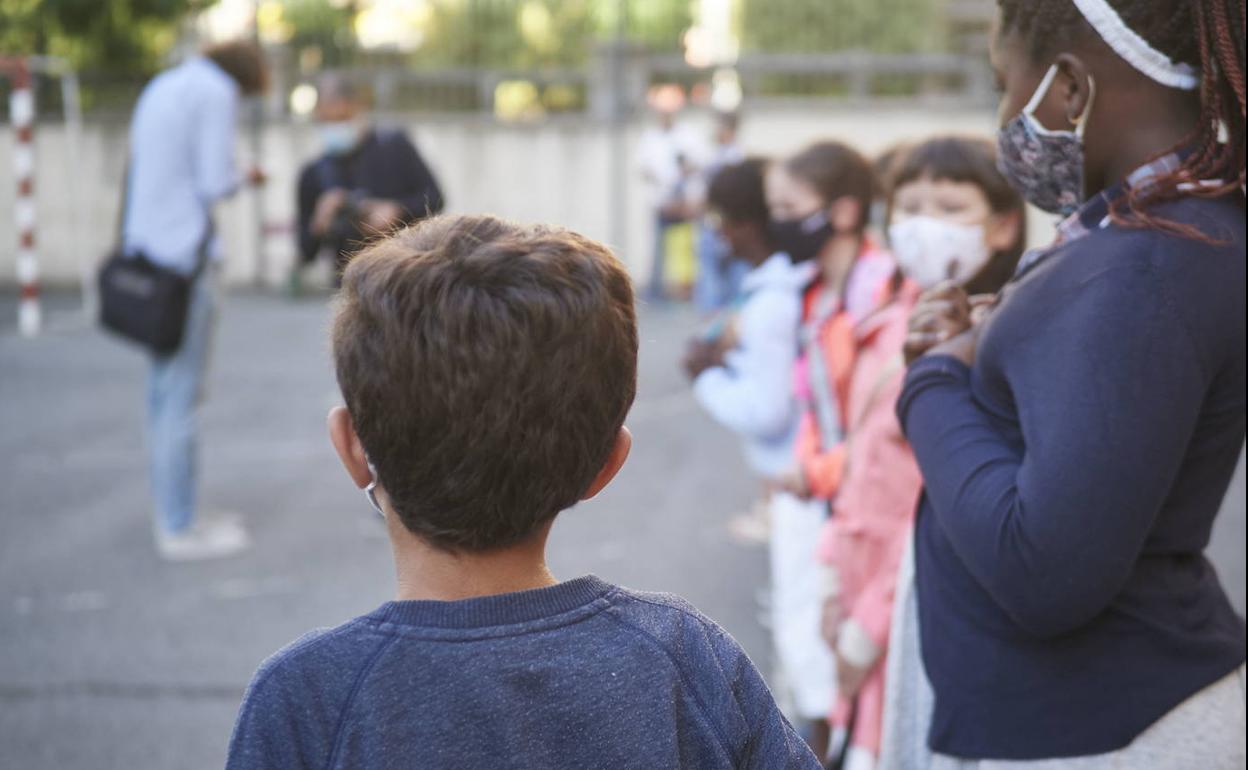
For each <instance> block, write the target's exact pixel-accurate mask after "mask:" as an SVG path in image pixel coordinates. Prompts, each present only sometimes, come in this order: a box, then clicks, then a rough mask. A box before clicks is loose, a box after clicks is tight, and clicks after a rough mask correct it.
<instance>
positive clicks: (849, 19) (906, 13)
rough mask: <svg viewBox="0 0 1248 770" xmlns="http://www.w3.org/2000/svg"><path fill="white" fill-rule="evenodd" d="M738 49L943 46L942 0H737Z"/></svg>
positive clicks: (802, 50) (880, 50)
mask: <svg viewBox="0 0 1248 770" xmlns="http://www.w3.org/2000/svg"><path fill="white" fill-rule="evenodd" d="M739 1H740V3H741V6H740V14H741V18H740V30H741V43H742V49H743V50H745V51H767V52H783V53H826V52H830V51H845V50H854V49H858V50H867V51H871V52H874V53H910V52H916V51H932V50H940V49H941V48H942V46H943V45H944V44H945V40H944V37H945V27H944V25H943V23H942V22H943V19H944V10H945V9H944V5H945V3H946V0H781V1H778V0H739Z"/></svg>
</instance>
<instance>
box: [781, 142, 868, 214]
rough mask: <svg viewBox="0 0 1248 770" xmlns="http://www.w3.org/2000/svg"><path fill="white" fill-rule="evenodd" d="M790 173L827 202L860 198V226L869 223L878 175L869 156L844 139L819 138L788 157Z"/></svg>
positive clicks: (858, 200) (785, 165)
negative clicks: (826, 139)
mask: <svg viewBox="0 0 1248 770" xmlns="http://www.w3.org/2000/svg"><path fill="white" fill-rule="evenodd" d="M784 167H785V168H786V169H787V170H788V172H789V173H790V174H792V175H793V176H795V177H797V178H798V179H800V180H802V181H804V182H806V183H807V184H809V185H810V186H811V187H813V188H815V192H817V193H819V197H820V198H822V199H823V201H824V203H825V204H828V205H831V204H832V202H833V201H836V200H837V199H839V198H847V197H848V198H852V199H854V200H855V201H857V202H858V209H859V216H858V230H860V231H861V230H862V229H864V228H865V227H866V226H867V219H868V217H869V216H870V213H871V201H872V199H873V198H874V196H875V186H876V185H875V175H874V174H873V173H872V170H871V164H870V163H868V162H867V159H866V158H864V157H862V155H861V154H860V153H859V152H858V151H857V150H855V149H854V148H852V147H850V146H849V145H847V144H843V143H841V142H831V141H825V142H816V143H815V144H812V145H810V146H809V147H807V148H806V149H804V150H802V151H801V152H799V153H798V154H796V155H794V156H793V157H791V158H789V159H788V160H787V161H785V164H784Z"/></svg>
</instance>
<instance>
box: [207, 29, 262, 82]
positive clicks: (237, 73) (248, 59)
mask: <svg viewBox="0 0 1248 770" xmlns="http://www.w3.org/2000/svg"><path fill="white" fill-rule="evenodd" d="M204 56H206V57H208V58H209V59H211V60H212V61H213V62H214V63H215V64H216V65H217V66H218V67H220V68H221V69H223V70H225V74H227V75H229V76H230V77H231V78H233V79H234V82H236V83H238V87H239V89H240V90H241V91H242V92H243V93H245V94H249V95H254V94H259V93H264V91H265V90H266V89H267V88H268V87H269V66H268V64H267V63H266V62H265V60H264V52H262V51H261V50H260V47H259V46H258V45H256V44H255V43H253V42H251V41H250V40H233V41H230V42H228V43H218V44H217V45H214V46H210V47H209V48H206V49H204Z"/></svg>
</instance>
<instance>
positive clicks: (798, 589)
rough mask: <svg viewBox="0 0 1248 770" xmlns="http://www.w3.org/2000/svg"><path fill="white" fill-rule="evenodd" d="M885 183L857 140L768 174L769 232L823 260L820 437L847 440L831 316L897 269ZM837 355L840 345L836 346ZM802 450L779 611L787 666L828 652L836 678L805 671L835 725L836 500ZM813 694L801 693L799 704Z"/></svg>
mask: <svg viewBox="0 0 1248 770" xmlns="http://www.w3.org/2000/svg"><path fill="white" fill-rule="evenodd" d="M874 188H875V184H874V177H873V173H872V171H871V167H870V165H869V164H868V163H867V161H866V160H865V159H864V158H863V157H862V156H861V155H860V154H859V153H858V152H856V151H855V150H853V149H852V148H850V147H848V146H846V145H844V144H840V143H837V142H820V143H817V144H814V145H812V146H810V147H808V148H806V149H805V150H803V151H802V152H800V153H798V154H797V155H794V156H792V157H791V158H788V159H786V160H784V161H783V162H780V163H777V164H775V165H774V166H772V167H771V169H770V170H769V171H768V175H767V205H768V209H769V211H770V219H771V221H770V223H769V227H768V229H769V232H770V234H771V238H772V240H773V243H774V244H775V246H776V248H777V249H778V250H781V251H784V252H785V253H787V254H788V255H789V256H790V257H792V259H793V261H794V262H797V263H810V264H812V265H813V267H814V270H813V271H812V273H813V275H814V278H813V280H812V281H811V283H810V284H809V286H808V287H807V288H806V291H805V292H804V295H803V299H802V321H801V329H800V333H799V335H798V343H799V350H800V354H799V357H798V360H797V362H796V365H795V369H794V373H793V377H794V382H795V384H796V390H797V395H798V404H799V410H800V417H799V429H800V426H802V425H806V424H812V425H818V426H819V431H820V443H822V442H826V443H827V445H828V446H833V445H836V444H838V443H839V442H840V440H841V435H842V428H841V425H842V422H843V417H842V415H841V409H840V407H839V406H837V401H838V399H839V398H840V396H839V395H838V394H837V393H836V392H834V391H833V390H832V389H830V388H828V387H827V385H826V383H827V382H828V379H827V372H828V371H830V366H831V363H832V362H831V360H830V358H829V353H832V352H833V351H831V350H829V349H827V348H826V346H825V344H824V343H825V341H826V340H828V339H829V337H828V331H829V328H830V326H829V325H830V324H831V322H832V321H833V320H834V319H835V318H836V317H837V316H838V315H840V314H842V313H848V314H850V315H855V316H856V315H860V314H862V313H863V312H865V311H866V310H867V308H868V307H869V306H870V303H871V301H872V298H873V297H874V296H875V295H876V294H877V293H878V291H879V290H880V288H881V287H882V286H883V285H884V283H886V282H887V281H888V279H889V277H890V276H891V275H892V273H893V262H892V260H891V258H889V257H888V255H887V254H886V253H884V252H883V251H881V250H880V249H879V248H878V247H877V246H876V245H875V244H874V243H873V242H872V241H871V239H869V238H868V237H867V236H866V232H865V231H866V227H867V220H868V216H869V212H870V208H871V201H872V197H873V192H874ZM833 355H835V354H833ZM800 460H801V458H800V457H799V456H797V455H796V454H795V455H794V457H793V463H792V467H793V468H794V469H795V470H793V471H790V472H789V473H787V474H786V475H785V477H784V478H782V479H781V480H780V482H779V483H780V487H781V489H782V490H783V491H784V492H785V493H786V496H788V497H789V498H791V499H794V500H799V501H805V503H806V504H804V505H794V506H791V507H788V508H784V509H777V510H773V520H772V528H773V532H772V536H771V539H772V562H773V564H772V574H773V579H774V580H775V581H776V586H775V594H776V596H777V597H778V599H779V598H780V597H783V601H784V608H783V610H782V611H780V612H777V616H778V617H777V620H776V622H777V626H778V628H777V631H776V635H777V638H778V639H784V640H787V644H786V645H784V646H780V645H778V649H779V657H780V659H781V663H782V665H783V666H787V665H788V663H789V662H788V661H787V660H786V657H787V658H795V657H796V654H795V653H793V652H790V653H787V654H786V647H787V648H789V649H792V650H799V651H805V652H804V654H805V655H807V656H808V657H810V658H813V659H818V660H821V661H825V663H823V664H822V665H823V666H826V670H827V672H828V673H827V674H826V675H822V676H825V677H826V678H825V679H823V680H822V681H820V680H819V677H820V676H821V674H819V673H818V672H816V671H815V670H814V669H812V668H810V667H809V666H808V667H806V668H805V669H798V670H797V671H795V673H796V674H798V675H799V677H800V680H799V688H798V692H799V694H800V693H801V692H806V693H807V695H808V697H807V698H806V699H805V701H804V703H805V704H806V708H810V709H813V708H814V704H815V703H820V702H821V703H822V704H823V708H822V709H821V710H819V711H818V712H806V711H803V712H801V716H802V718H803V719H804V720H810V722H809V723H810V724H819V725H820V726H821V729H822V730H823V731H824V732H826V731H827V715H828V713H829V711H830V709H831V706H832V701H833V699H832V694H833V690H834V686H833V680H834V675H833V673H832V666H831V662H830V658H831V652H830V650H829V649H828V647H827V646H826V645H825V644H824V642H823V640H822V638H821V636H820V632H819V617H820V608H821V605H822V600H823V596H824V594H825V591H826V587H825V584H826V583H827V582H828V581H827V578H826V577H825V575H824V573H823V570H822V568H821V567H820V566H819V564H818V563H817V561H816V559H815V553H814V544H815V542H816V541H817V540H818V537H819V532H820V530H821V528H822V527H823V523H824V521H825V519H826V518H827V510H828V508H827V501H826V499H821V498H819V497H818V496H815V495H812V494H811V491H810V489H809V488H808V487H807V486H806V485H805V484H804V483H802V478H803V476H802V474H801V473H800V472H799V471H797V470H796V468H798V467H799V462H800ZM802 702H803V701H799V705H800V704H801V703H802Z"/></svg>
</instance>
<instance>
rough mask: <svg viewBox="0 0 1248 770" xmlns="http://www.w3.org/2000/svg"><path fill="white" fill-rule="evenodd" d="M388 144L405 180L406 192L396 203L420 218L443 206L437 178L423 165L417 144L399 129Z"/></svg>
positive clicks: (433, 212) (396, 165) (435, 211)
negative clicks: (390, 145)
mask: <svg viewBox="0 0 1248 770" xmlns="http://www.w3.org/2000/svg"><path fill="white" fill-rule="evenodd" d="M391 144H392V147H393V152H394V160H395V168H396V169H397V170H398V173H399V174H400V177H401V178H402V179H404V180H406V182H407V191H406V192H405V193H404V194H403V195H401V196H399V198H398V199H397V200H398V203H399V205H401V206H403V208H405V209H407V211H408V213H409V214H410V215H411V216H412V217H413V218H415V219H423V218H424V217H426V216H432V215H433V214H437V213H438V212H440V211H442V209H443V207H444V206H445V201H444V200H443V199H442V188H441V187H439V186H438V180H437V179H435V178H434V176H433V172H432V171H430V170H429V166H427V165H426V164H425V160H424V158H422V157H421V156H420V152H419V151H418V150H417V149H416V145H414V144H412V140H411V139H409V138H408V137H407V135H406V134H404V133H402V132H396V133H395V134H394V135H393V138H392V139H391Z"/></svg>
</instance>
